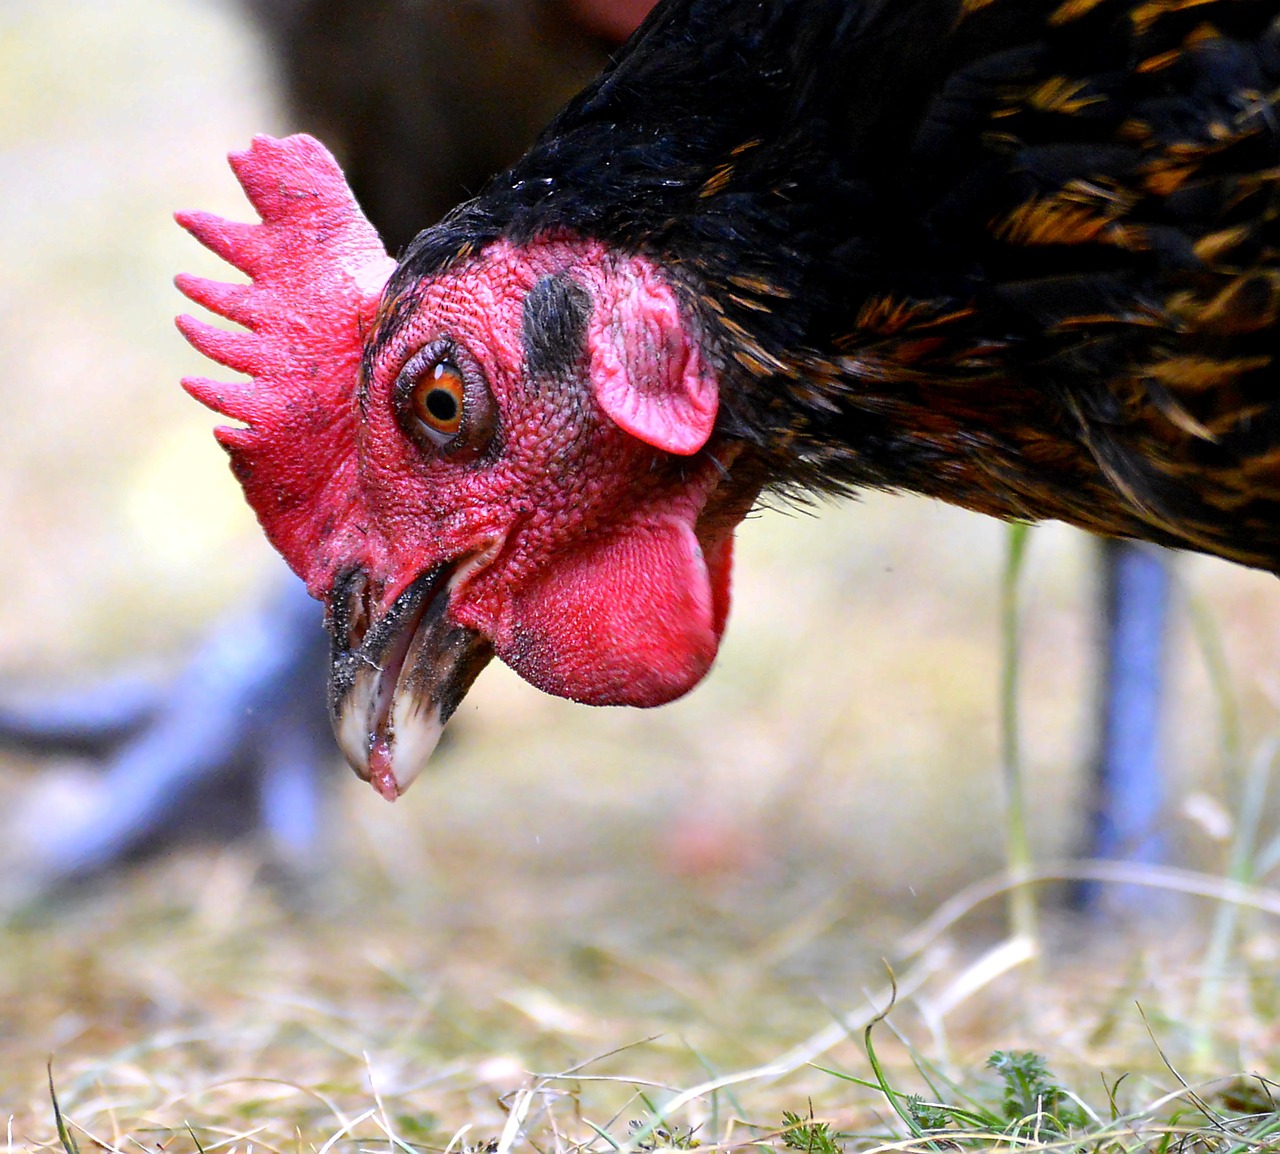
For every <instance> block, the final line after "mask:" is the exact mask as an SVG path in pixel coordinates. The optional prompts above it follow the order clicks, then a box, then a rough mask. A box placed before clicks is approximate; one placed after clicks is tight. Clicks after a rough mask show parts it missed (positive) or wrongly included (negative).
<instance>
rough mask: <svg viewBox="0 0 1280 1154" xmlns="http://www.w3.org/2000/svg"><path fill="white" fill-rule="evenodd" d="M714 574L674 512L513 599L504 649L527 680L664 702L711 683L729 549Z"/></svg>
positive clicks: (577, 558) (559, 565)
mask: <svg viewBox="0 0 1280 1154" xmlns="http://www.w3.org/2000/svg"><path fill="white" fill-rule="evenodd" d="M714 552H715V559H714V561H715V563H714V566H713V570H712V571H709V570H708V565H707V561H706V559H704V557H703V555H702V549H701V547H700V546H699V544H698V539H697V537H696V536H695V535H694V531H693V528H692V526H690V525H689V524H688V523H686V522H685V521H683V520H681V519H680V518H678V517H676V516H672V515H668V516H663V517H659V518H655V519H653V520H650V521H645V522H642V523H639V524H631V525H628V526H626V527H625V528H623V529H622V530H620V531H618V532H616V533H615V534H613V535H611V536H609V537H605V538H601V539H598V540H595V541H592V542H589V543H588V544H586V545H584V546H583V547H582V548H581V549H579V550H578V551H576V553H574V554H560V555H558V556H557V557H556V560H555V564H554V565H549V566H548V567H547V569H546V570H545V571H544V572H543V573H542V574H540V575H539V576H538V577H537V578H535V579H534V580H532V581H530V582H529V583H527V584H525V585H523V586H521V587H520V589H519V590H518V591H517V592H516V593H515V595H514V597H513V599H512V606H511V609H512V613H511V619H512V620H513V621H514V622H515V623H516V625H515V626H514V628H513V630H512V631H511V634H510V635H509V636H507V637H504V638H499V639H498V645H497V653H498V656H499V657H500V658H502V660H503V661H505V662H506V663H507V664H508V665H510V666H511V668H512V669H514V670H515V671H516V672H517V673H519V674H520V676H522V677H523V678H525V679H526V680H527V681H530V682H532V683H533V684H534V685H536V686H538V688H539V689H544V690H546V691H547V692H548V693H554V694H556V695H557V696H559V697H568V698H572V699H573V700H574V701H581V702H585V703H587V704H589V705H637V706H652V705H662V704H663V703H664V702H667V701H671V700H673V699H674V698H677V697H680V696H681V695H683V694H685V693H687V692H688V691H689V690H690V689H692V688H693V687H694V686H695V685H697V683H698V682H699V681H700V680H702V678H703V676H704V675H705V674H706V672H707V670H708V669H709V668H710V667H711V663H712V662H713V661H714V660H715V656H716V650H717V649H718V648H719V644H720V634H721V631H722V630H723V628H724V618H725V615H726V613H727V612H728V588H729V567H730V566H729V557H730V551H729V549H727V548H724V547H717V549H716V550H715V551H714Z"/></svg>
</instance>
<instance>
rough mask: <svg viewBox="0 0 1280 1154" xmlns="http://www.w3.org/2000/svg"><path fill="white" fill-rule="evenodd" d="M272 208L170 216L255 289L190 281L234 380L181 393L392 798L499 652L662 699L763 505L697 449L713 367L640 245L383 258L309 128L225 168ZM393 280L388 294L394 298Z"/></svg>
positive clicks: (347, 747) (683, 666)
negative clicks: (323, 618) (312, 618)
mask: <svg viewBox="0 0 1280 1154" xmlns="http://www.w3.org/2000/svg"><path fill="white" fill-rule="evenodd" d="M231 163H232V167H233V168H234V169H235V171H236V174H237V176H238V177H239V179H240V182H241V184H242V185H243V187H244V189H245V191H246V193H247V194H248V195H249V198H250V200H251V201H252V202H253V204H254V206H255V207H256V208H257V209H258V211H259V213H260V215H261V217H262V223H261V224H259V225H237V224H230V223H228V222H225V221H222V220H219V219H218V218H215V217H210V216H206V215H203V214H182V215H180V216H179V220H180V222H181V223H182V224H183V225H184V226H185V227H187V228H188V229H189V230H190V231H191V232H192V233H193V234H194V235H195V236H196V237H197V238H198V239H199V240H201V242H202V243H204V244H205V245H207V246H208V247H209V248H211V249H213V250H214V251H215V252H217V253H218V254H219V255H221V256H223V257H224V258H225V259H227V260H229V261H230V262H231V263H232V264H234V265H235V266H236V267H237V268H239V269H241V270H242V271H244V272H246V273H247V274H248V275H249V276H250V277H251V278H252V280H251V283H250V284H248V285H235V286H231V285H222V284H218V283H215V282H211V281H204V280H200V279H197V278H193V277H180V278H179V279H178V284H179V287H180V288H181V289H182V291H183V292H184V293H186V295H187V296H188V297H190V298H191V299H192V300H195V301H197V302H199V303H200V304H202V305H204V306H206V307H207V308H209V309H211V310H212V311H213V312H215V313H218V314H219V315H221V316H223V317H226V318H228V319H230V320H233V321H236V322H238V323H240V324H242V325H244V326H245V327H246V328H247V329H249V330H250V331H249V332H248V333H228V332H225V331H223V330H220V329H216V328H213V327H210V326H208V325H205V324H203V323H202V322H199V321H195V320H193V319H192V318H190V317H181V318H179V325H180V327H181V328H182V330H183V332H184V333H185V334H186V335H187V336H188V338H189V339H190V340H191V341H192V343H193V344H195V345H196V347H197V348H199V349H201V350H202V351H204V352H205V353H206V354H208V355H209V356H211V357H213V358H214V359H215V360H218V361H220V362H222V363H223V364H226V365H228V366H230V367H232V368H234V369H237V370H240V371H242V372H245V373H248V374H249V375H250V376H251V377H252V380H251V381H250V382H247V383H245V384H239V385H226V384H218V383H215V382H211V381H206V380H202V379H200V380H188V381H185V382H184V384H185V385H186V387H187V388H188V390H189V391H190V392H192V393H193V394H194V395H195V396H196V397H197V398H198V399H200V400H201V401H203V402H204V403H206V404H208V405H210V406H211V407H213V408H215V409H217V410H218V411H220V412H222V413H225V414H226V415H228V416H230V417H232V418H233V419H236V420H239V421H242V422H243V427H232V428H222V429H219V430H218V437H219V440H220V441H221V442H222V443H223V445H224V446H226V448H227V449H228V451H229V452H230V454H231V457H232V464H233V468H234V469H235V472H236V475H237V476H238V477H239V479H240V481H241V483H242V484H243V486H244V489H245V493H246V496H247V497H248V499H249V501H250V503H251V504H252V505H253V507H254V510H255V511H256V512H257V514H258V518H259V520H260V521H261V522H262V525H263V528H264V529H265V530H266V532H267V535H268V536H269V537H270V538H271V540H272V541H273V543H274V544H275V545H276V547H277V548H278V549H279V550H280V551H281V553H283V554H284V556H285V558H286V560H287V561H288V562H289V564H290V565H291V566H292V567H293V569H294V570H295V571H296V572H297V573H298V574H299V575H300V576H302V577H303V578H304V580H305V581H306V582H307V585H308V588H309V589H310V590H311V592H312V593H313V594H314V595H315V596H317V597H319V598H321V599H322V600H324V601H325V602H326V605H327V607H328V623H329V628H330V632H331V634H332V637H333V665H332V670H331V676H330V707H331V711H332V715H333V720H334V725H335V731H336V733H337V735H338V739H339V743H340V744H341V746H342V748H343V750H344V752H345V753H346V755H347V757H348V759H349V760H350V761H351V763H352V765H353V766H354V767H355V769H356V771H357V772H358V773H360V774H361V775H362V776H364V777H366V778H369V779H370V780H372V781H373V783H374V785H375V786H376V787H377V789H378V790H379V792H381V793H383V794H384V796H387V797H394V796H396V795H397V794H398V793H399V792H401V791H403V789H404V788H406V787H407V785H408V784H409V783H410V782H411V781H412V780H413V778H414V777H415V776H416V775H417V774H418V772H419V771H420V770H421V768H422V766H423V764H424V763H425V762H426V760H427V758H428V757H429V756H430V753H431V751H432V749H433V748H434V746H435V743H436V740H437V738H438V736H439V733H440V730H441V728H442V726H443V725H444V722H445V721H446V720H447V719H448V717H449V715H450V714H451V713H452V712H453V711H454V709H456V707H457V705H458V703H459V701H460V700H461V699H462V696H463V695H464V694H465V693H466V691H467V689H468V688H469V687H470V685H471V683H472V682H473V680H474V679H475V677H476V675H477V674H478V673H479V672H480V670H481V669H482V668H483V667H484V665H485V663H486V662H487V661H488V660H489V658H490V656H492V655H493V654H495V653H496V654H497V656H498V657H500V658H501V659H502V660H503V661H505V662H506V663H507V664H508V665H510V666H511V667H512V668H514V669H515V670H516V671H517V672H518V673H520V674H521V676H523V677H525V678H526V679H527V680H529V681H531V682H532V683H533V684H534V685H537V686H539V687H540V688H542V689H545V690H547V691H549V692H551V693H555V694H558V695H560V696H563V697H570V698H573V699H574V700H577V701H583V702H588V703H590V704H595V705H641V706H649V705H659V704H661V703H663V702H666V701H669V700H671V699H672V698H675V697H678V696H680V695H681V694H683V693H685V692H686V691H688V690H689V689H690V688H692V687H693V686H694V685H695V684H696V683H697V682H698V681H699V679H700V678H701V677H702V676H703V674H704V673H706V671H707V669H708V667H709V666H710V665H711V662H712V660H713V659H714V657H715V654H716V649H717V646H718V644H719V640H720V635H721V633H722V631H723V629H724V624H725V617H726V615H727V613H728V608H729V575H730V567H731V548H732V533H733V529H734V527H735V525H736V524H737V522H738V521H739V520H740V519H741V517H742V515H743V514H744V513H745V512H746V510H747V507H748V506H749V505H750V503H751V501H752V499H753V498H754V496H755V492H754V489H752V488H751V487H750V486H735V485H733V484H731V483H729V482H728V480H727V478H728V476H729V473H728V467H729V465H730V464H731V460H730V451H729V450H728V448H727V447H726V446H724V445H720V446H717V445H716V443H715V441H714V439H713V436H712V434H713V429H714V424H715V416H716V407H717V381H716V374H715V371H714V369H713V367H712V366H711V365H709V364H708V363H706V361H705V360H704V358H703V355H702V353H701V351H700V343H699V334H698V332H697V330H696V328H695V326H694V322H693V320H692V318H691V315H690V313H689V312H688V310H687V309H685V308H683V307H682V304H681V300H680V297H679V294H678V292H677V291H676V289H675V287H674V286H673V285H672V284H671V283H670V282H669V281H668V280H667V279H666V278H665V277H664V276H663V274H662V272H661V271H660V270H659V269H658V268H657V267H656V266H655V265H654V264H653V263H652V262H651V261H649V260H648V259H646V258H645V257H643V256H640V255H637V254H619V253H618V252H615V251H612V250H610V249H609V248H608V247H606V246H605V245H603V244H601V243H598V242H595V241H591V240H584V239H582V238H575V237H571V236H564V235H560V236H544V237H542V238H540V239H537V240H535V241H534V242H532V243H528V244H523V245H518V246H517V245H514V244H512V243H510V242H508V241H505V240H497V241H494V242H492V243H490V244H488V245H487V246H485V247H483V248H481V249H479V250H478V251H476V252H474V253H472V254H470V255H467V256H465V257H462V258H460V259H457V260H455V261H453V262H452V263H451V264H450V265H449V266H448V267H447V268H446V269H445V270H444V271H443V272H440V273H438V274H436V275H433V276H430V277H427V278H425V279H422V280H419V281H416V282H412V283H402V281H403V280H404V278H403V277H397V278H395V279H394V280H393V282H392V284H393V286H394V292H392V293H388V294H384V291H383V290H384V286H385V285H386V284H387V281H388V279H389V278H390V277H391V274H392V272H393V270H394V262H392V261H391V260H390V259H389V258H388V257H387V255H386V253H385V252H384V251H383V248H382V245H381V243H380V242H379V241H378V238H377V236H376V234H375V233H374V232H373V229H372V228H371V227H370V226H369V224H368V222H367V221H366V220H365V219H364V217H363V216H362V215H361V213H360V210H359V208H358V207H357V206H356V204H355V202H354V200H353V199H352V197H351V194H350V192H349V191H348V190H347V188H346V185H345V182H344V181H343V179H342V175H341V173H340V171H339V170H338V168H337V166H336V164H335V162H334V161H333V159H332V157H330V156H329V154H328V153H327V152H326V151H325V149H324V148H323V146H321V145H320V144H319V143H318V142H316V141H314V140H312V139H310V138H308V137H303V136H295V137H290V138H288V139H286V140H283V141H276V140H271V139H269V138H265V137H259V138H258V139H256V140H255V141H254V144H253V146H252V148H250V149H249V150H248V151H247V152H244V153H239V154H235V155H233V156H232V158H231ZM384 296H385V297H386V299H384Z"/></svg>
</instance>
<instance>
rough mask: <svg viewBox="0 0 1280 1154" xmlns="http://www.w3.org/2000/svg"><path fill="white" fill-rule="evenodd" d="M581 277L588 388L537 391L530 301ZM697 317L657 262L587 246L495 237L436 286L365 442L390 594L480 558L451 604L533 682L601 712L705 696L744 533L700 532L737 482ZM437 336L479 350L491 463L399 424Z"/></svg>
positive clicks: (582, 371)
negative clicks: (723, 492)
mask: <svg viewBox="0 0 1280 1154" xmlns="http://www.w3.org/2000/svg"><path fill="white" fill-rule="evenodd" d="M566 271H567V272H568V275H570V276H571V277H572V278H573V279H575V280H576V281H577V282H578V283H579V284H580V285H581V286H582V287H584V288H586V289H587V291H588V293H589V294H590V297H591V299H592V302H593V305H592V314H591V320H590V321H589V323H588V326H587V349H586V356H585V357H584V361H583V363H582V364H581V365H580V366H579V371H577V372H576V373H575V374H574V376H573V379H570V380H554V381H541V382H535V381H532V380H530V379H529V378H528V376H527V375H526V373H525V369H524V348H523V339H522V327H521V325H522V311H521V310H522V305H523V302H524V298H525V295H526V294H527V293H528V292H529V290H530V289H531V288H532V287H533V286H534V284H535V283H536V282H537V281H538V280H539V279H540V278H541V277H543V276H546V275H548V274H553V273H561V272H566ZM685 323H686V322H684V321H683V320H682V318H680V317H679V315H678V306H677V304H676V299H675V296H674V294H673V293H672V292H671V290H670V289H669V288H668V287H667V286H666V285H665V284H664V283H663V282H662V281H661V278H660V276H659V274H658V273H657V270H656V269H655V268H654V267H653V266H652V265H651V264H650V263H649V262H648V261H645V260H644V259H643V258H640V257H634V256H633V257H629V258H619V257H616V256H614V255H611V254H610V253H609V252H608V251H607V250H606V249H605V248H604V247H603V246H601V245H599V244H595V243H592V242H586V241H581V240H564V239H560V240H545V241H541V242H535V243H533V244H530V245H525V246H522V247H519V248H517V247H515V246H512V245H510V244H508V243H506V242H497V243H495V244H493V245H491V246H489V248H488V249H486V250H485V251H484V252H483V253H481V254H480V255H479V256H478V257H477V258H476V259H475V260H474V261H473V262H472V263H471V264H470V265H467V266H464V267H463V268H461V269H453V270H450V271H449V272H448V273H446V274H443V275H442V276H440V277H439V278H438V279H436V280H435V281H432V282H429V283H425V284H423V285H422V286H421V288H420V290H419V291H418V293H417V296H416V305H415V307H414V310H413V315H412V318H411V319H410V321H409V322H408V323H407V325H405V326H404V327H403V328H402V329H401V330H399V331H398V332H397V334H396V336H395V338H394V339H393V340H392V341H391V342H390V344H389V345H388V346H387V347H386V348H385V349H384V350H383V352H382V355H381V356H380V357H379V358H378V360H377V362H376V363H375V365H374V367H373V372H372V376H371V380H370V381H369V383H368V388H367V395H366V397H365V398H364V404H363V409H364V419H363V422H362V423H361V426H360V429H359V434H358V440H359V460H360V466H359V468H360V484H361V488H362V490H363V505H364V507H365V509H367V510H368V511H369V512H370V513H371V514H372V519H373V525H371V526H369V528H370V529H376V531H375V533H374V534H373V536H374V537H375V539H376V540H377V541H379V542H381V543H382V545H381V549H379V550H378V552H379V553H380V554H381V556H378V557H376V558H375V557H370V558H369V565H368V568H369V571H370V572H371V573H373V574H376V575H382V576H384V577H385V585H384V587H383V590H382V597H381V598H380V600H381V602H382V603H383V604H384V605H385V604H389V603H390V602H391V601H392V600H393V599H394V598H395V597H396V596H397V595H398V594H399V592H400V591H401V590H402V589H403V588H404V587H405V586H406V585H407V584H408V583H409V582H410V581H412V580H413V579H414V578H415V577H416V576H418V574H419V573H421V572H423V571H424V570H425V569H427V568H428V567H430V566H431V565H432V564H434V563H436V562H439V561H450V562H453V561H456V560H457V559H459V558H465V557H470V556H475V555H477V554H484V557H483V560H482V561H481V562H480V563H479V564H478V565H477V566H476V568H475V569H474V571H472V572H471V573H470V574H469V575H467V576H464V578H463V579H462V580H460V582H459V583H458V584H457V585H456V586H455V588H454V590H453V593H452V595H451V597H450V607H449V612H450V614H451V616H453V617H454V618H455V619H456V620H457V621H458V622H459V623H461V624H463V625H466V626H468V627H470V628H472V629H474V630H476V631H477V632H480V633H482V634H484V635H485V636H487V637H489V638H490V639H491V640H492V641H493V643H494V647H495V650H496V652H497V655H498V656H499V657H500V658H501V659H502V660H503V661H505V662H506V663H507V664H508V665H510V666H511V667H512V668H514V669H515V670H516V671H517V672H518V673H519V674H520V675H521V676H523V677H524V678H526V679H527V680H528V681H530V682H532V683H533V684H534V685H537V686H539V687H540V688H542V689H545V690H547V691H548V692H550V693H555V694H557V695H560V696H564V697H570V698H573V699H575V700H577V701H584V702H589V703H592V704H602V705H603V704H610V705H658V704H661V703H662V702H665V701H669V700H671V699H672V698H674V697H678V696H680V695H681V694H683V693H685V692H687V691H688V690H689V689H690V688H692V687H693V686H694V685H695V684H696V683H697V682H698V681H699V680H700V679H701V677H702V676H703V675H704V674H705V673H706V671H707V669H708V668H709V666H710V665H711V662H712V661H713V660H714V658H715V654H716V649H717V647H718V645H719V640H720V635H721V633H722V632H723V629H724V624H725V617H726V615H727V612H728V605H729V574H730V568H731V534H732V525H727V526H726V525H725V524H724V522H723V519H717V524H716V526H715V528H714V529H709V528H707V527H706V526H704V527H703V538H704V539H702V540H700V539H699V517H700V516H701V514H702V512H703V510H704V507H705V506H706V504H707V499H708V496H709V495H710V494H711V492H712V491H713V490H714V489H715V487H716V485H717V484H718V483H719V482H720V481H721V479H722V477H723V472H722V467H721V465H720V464H719V463H718V462H717V461H715V460H712V459H711V456H710V455H709V454H707V453H702V454H698V453H697V450H698V449H700V448H701V446H702V444H703V443H704V442H705V441H706V439H707V437H708V435H709V433H710V431H711V425H712V422H713V420H714V415H715V386H714V381H713V380H712V379H711V377H710V374H709V373H708V372H707V371H706V370H705V369H703V367H702V365H701V361H700V354H699V353H698V351H697V346H696V343H692V342H688V341H687V340H686V338H685V337H684V336H683V329H682V328H680V329H679V330H677V329H676V328H673V326H683V325H684V324H685ZM441 338H446V339H449V340H451V341H454V342H456V343H457V344H459V345H461V346H463V347H464V348H465V350H466V351H467V352H468V353H469V354H470V355H471V357H472V358H474V360H475V362H476V363H477V364H478V365H479V367H480V368H481V370H482V372H483V374H484V377H485V379H486V380H487V382H488V385H489V388H490V391H491V394H492V396H493V399H494V402H495V403H496V406H497V411H498V431H497V433H496V435H495V437H494V441H493V443H492V445H491V447H490V451H489V452H488V453H486V454H485V455H483V456H481V457H480V458H478V459H474V460H463V461H457V460H454V459H451V458H450V457H448V456H445V455H442V454H440V453H437V452H433V451H432V450H431V448H430V447H426V448H424V446H423V445H422V444H420V443H419V442H418V441H417V440H415V439H413V438H410V437H407V436H406V435H405V433H404V432H403V431H402V429H401V427H400V425H399V424H398V423H397V421H396V417H395V411H396V406H395V400H394V390H395V383H396V379H397V376H398V374H399V372H400V370H401V368H402V367H403V366H404V365H405V363H406V362H408V361H409V360H410V359H411V358H412V357H413V356H414V355H415V354H416V353H417V352H418V351H419V350H420V349H422V348H423V347H424V346H427V345H429V344H431V343H432V342H434V341H437V340H439V339H441ZM663 374H665V375H666V377H667V378H674V379H665V380H664V379H661V378H662V375H663ZM601 397H603V399H604V402H605V404H607V405H608V406H609V407H610V409H612V410H613V412H614V413H615V414H616V415H615V416H614V417H611V416H610V415H609V414H607V413H606V412H605V409H604V408H603V407H602V404H601V401H600V399H598V398H601ZM619 421H622V422H625V423H626V424H627V425H629V426H630V427H632V428H635V429H636V430H637V431H639V432H641V433H643V434H644V435H645V436H647V437H650V438H651V439H654V440H660V441H662V443H663V444H664V445H666V446H668V448H674V449H676V450H678V452H672V451H668V449H659V448H655V447H654V446H653V445H651V444H649V443H646V441H645V440H641V439H640V437H638V436H636V435H633V434H632V433H631V432H628V431H624V428H623V427H622V425H621V424H620V423H619Z"/></svg>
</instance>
